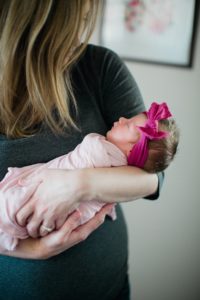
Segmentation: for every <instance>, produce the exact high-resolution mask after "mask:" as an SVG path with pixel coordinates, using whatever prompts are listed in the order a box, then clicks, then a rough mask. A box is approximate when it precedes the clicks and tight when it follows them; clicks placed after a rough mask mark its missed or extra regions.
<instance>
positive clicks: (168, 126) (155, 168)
mask: <svg viewBox="0 0 200 300" xmlns="http://www.w3.org/2000/svg"><path fill="white" fill-rule="evenodd" d="M158 124H159V125H158V127H159V130H161V131H167V132H169V135H168V136H167V137H166V138H163V139H160V140H152V141H149V143H148V149H149V154H148V158H147V161H146V163H145V165H144V167H143V169H144V170H146V171H147V172H149V173H155V172H161V171H163V170H165V169H166V168H167V167H168V166H169V164H170V163H171V161H172V160H173V159H174V156H175V154H176V152H177V147H178V143H179V136H180V133H179V129H178V127H177V125H176V122H175V120H174V119H173V118H170V119H164V120H160V121H159V123H158Z"/></svg>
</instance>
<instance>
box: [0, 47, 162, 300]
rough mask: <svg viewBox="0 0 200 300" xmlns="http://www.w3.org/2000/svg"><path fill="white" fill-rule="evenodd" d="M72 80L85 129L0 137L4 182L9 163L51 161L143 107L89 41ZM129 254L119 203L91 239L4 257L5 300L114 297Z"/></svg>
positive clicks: (130, 82)
mask: <svg viewBox="0 0 200 300" xmlns="http://www.w3.org/2000/svg"><path fill="white" fill-rule="evenodd" d="M44 80H45V79H44ZM72 80H73V88H74V91H75V95H76V99H77V103H78V107H79V113H78V115H76V114H75V113H74V110H73V107H72V108H71V111H72V114H73V115H74V118H75V119H76V122H77V124H78V126H79V128H80V130H79V131H76V130H74V129H73V130H70V131H67V130H66V135H65V136H55V135H54V134H53V133H51V132H50V130H49V129H48V128H46V127H45V126H44V127H41V128H43V129H42V130H41V131H40V132H39V133H38V134H37V135H35V136H33V137H30V138H21V139H10V140H8V139H7V138H6V137H5V136H4V135H0V180H1V179H2V178H3V177H4V175H5V174H6V172H7V168H8V167H9V166H12V167H15V166H16V167H22V166H26V165H30V164H34V163H40V162H47V161H49V160H51V159H53V158H55V157H58V156H60V155H63V154H65V153H68V152H69V151H71V150H73V149H74V148H75V146H76V145H77V144H78V143H80V142H81V141H82V139H83V137H84V136H85V135H86V134H88V133H90V132H96V133H100V134H105V133H106V131H107V130H108V129H109V128H110V126H111V124H112V123H113V122H114V121H115V120H117V119H118V118H119V117H120V116H125V117H130V116H132V115H135V114H137V113H139V112H141V111H144V104H143V101H142V98H141V95H140V92H139V90H138V87H137V85H136V83H135V81H134V79H133V78H132V76H131V75H130V73H129V71H128V69H127V68H126V66H125V65H124V64H123V63H122V61H121V60H120V59H119V58H118V56H117V55H116V54H115V53H113V52H112V51H110V50H108V49H105V48H102V47H97V46H93V45H88V47H87V49H86V51H85V53H84V54H83V55H82V57H81V59H80V60H79V62H78V63H77V64H76V65H75V66H74V68H73V70H72ZM55 116H56V114H55ZM160 179H161V180H160V181H162V178H160ZM156 197H158V195H156ZM153 198H154V197H153ZM153 198H152V199H153ZM127 256H128V255H127V232H126V225H125V221H124V218H123V214H122V211H121V209H120V206H119V205H118V206H117V220H116V221H115V222H112V221H111V220H110V219H109V218H106V221H105V223H104V224H103V225H102V226H101V227H100V228H99V229H97V230H96V231H95V232H94V233H92V234H91V235H90V237H89V238H88V239H87V240H86V241H84V242H82V243H80V244H78V245H77V246H75V247H73V248H71V249H70V250H68V251H65V252H64V253H62V254H60V255H58V256H56V257H53V258H51V259H49V260H45V261H31V260H23V259H17V258H11V257H5V256H0V291H1V293H0V294H1V296H0V299H1V300H9V299H12V300H13V299H38V300H40V299H43V300H48V299H70V300H80V299H82V298H83V299H86V300H90V299H91V300H93V299H95V300H112V299H115V298H117V296H118V294H119V293H120V290H121V289H122V287H123V283H124V281H125V278H126V275H127Z"/></svg>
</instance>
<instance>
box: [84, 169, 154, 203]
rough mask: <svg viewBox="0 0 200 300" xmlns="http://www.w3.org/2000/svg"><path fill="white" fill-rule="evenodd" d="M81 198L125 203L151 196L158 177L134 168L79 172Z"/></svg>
mask: <svg viewBox="0 0 200 300" xmlns="http://www.w3.org/2000/svg"><path fill="white" fill-rule="evenodd" d="M80 178H81V185H82V189H81V190H82V197H83V200H84V199H87V200H88V199H90V200H92V199H96V200H99V201H103V202H126V201H132V200H136V199H139V198H142V197H145V196H148V195H152V194H154V193H155V192H156V191H157V188H158V177H157V175H156V174H149V173H147V172H145V171H143V170H141V169H138V168H135V167H129V166H124V167H113V168H94V169H83V170H80Z"/></svg>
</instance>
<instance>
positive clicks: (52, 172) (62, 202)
mask: <svg viewBox="0 0 200 300" xmlns="http://www.w3.org/2000/svg"><path fill="white" fill-rule="evenodd" d="M36 182H37V183H39V185H38V188H37V189H36V191H35V193H34V194H33V195H32V197H31V198H30V199H29V201H28V202H27V203H26V204H25V205H24V206H23V207H22V208H21V209H20V210H19V211H18V213H17V214H16V220H17V222H18V224H19V225H21V226H26V228H27V231H28V233H29V235H30V236H31V237H33V238H36V237H39V236H44V235H45V233H46V234H47V233H48V231H49V232H50V231H53V230H55V229H59V228H60V227H61V226H62V225H63V224H64V222H65V221H66V219H67V216H68V215H69V213H70V212H72V211H73V210H74V209H75V208H76V207H77V206H78V204H79V201H80V198H81V196H80V184H79V182H80V180H79V176H78V172H77V171H76V170H73V171H68V170H58V169H45V170H43V171H42V172H41V173H39V174H36V175H34V176H33V177H31V178H30V179H27V180H26V179H24V180H23V179H22V180H20V182H19V184H21V185H31V184H35V183H36ZM45 228H47V230H48V229H49V230H48V231H47V230H46V231H45Z"/></svg>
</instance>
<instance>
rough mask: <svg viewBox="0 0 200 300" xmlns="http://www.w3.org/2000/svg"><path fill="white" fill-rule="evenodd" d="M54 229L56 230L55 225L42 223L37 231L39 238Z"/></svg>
mask: <svg viewBox="0 0 200 300" xmlns="http://www.w3.org/2000/svg"><path fill="white" fill-rule="evenodd" d="M55 229H56V228H55V224H45V223H44V222H43V224H41V226H40V228H39V230H38V232H39V236H41V237H43V236H46V235H47V234H49V233H51V232H52V231H54V230H55Z"/></svg>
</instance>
